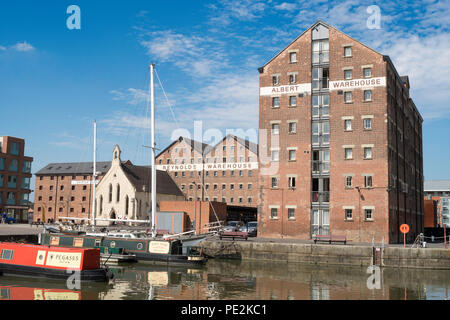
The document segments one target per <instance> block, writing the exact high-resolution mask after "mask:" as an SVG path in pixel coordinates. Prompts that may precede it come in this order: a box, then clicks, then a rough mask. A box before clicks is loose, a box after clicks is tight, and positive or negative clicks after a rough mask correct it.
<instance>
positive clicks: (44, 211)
mask: <svg viewBox="0 0 450 320" xmlns="http://www.w3.org/2000/svg"><path fill="white" fill-rule="evenodd" d="M110 167H111V162H97V165H96V170H97V180H96V181H95V183H96V184H98V183H99V182H100V181H101V180H102V178H103V176H104V175H105V173H106V172H107V171H108V170H109V168H110ZM93 171H94V164H93V163H92V162H74V163H50V164H48V165H46V166H45V167H44V168H42V169H41V170H39V171H38V172H36V173H35V176H36V185H35V195H34V216H33V220H34V221H38V219H39V221H45V222H48V221H49V220H50V219H53V220H54V221H58V220H59V219H60V218H61V217H66V218H67V217H72V218H89V219H91V215H92V194H93V192H92V189H93V188H92V187H93V184H92V183H93V178H92V176H93Z"/></svg>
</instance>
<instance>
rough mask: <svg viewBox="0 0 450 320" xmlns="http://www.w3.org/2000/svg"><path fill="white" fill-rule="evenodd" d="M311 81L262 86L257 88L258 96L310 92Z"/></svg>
mask: <svg viewBox="0 0 450 320" xmlns="http://www.w3.org/2000/svg"><path fill="white" fill-rule="evenodd" d="M310 92H311V83H302V84H291V85H287V86H276V87H262V88H260V89H259V95H260V96H276V95H282V94H299V93H310Z"/></svg>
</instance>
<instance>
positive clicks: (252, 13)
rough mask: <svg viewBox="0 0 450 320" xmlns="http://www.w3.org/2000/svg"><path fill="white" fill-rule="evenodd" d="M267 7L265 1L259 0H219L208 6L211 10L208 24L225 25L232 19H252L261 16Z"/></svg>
mask: <svg viewBox="0 0 450 320" xmlns="http://www.w3.org/2000/svg"><path fill="white" fill-rule="evenodd" d="M266 8H267V4H266V1H259V0H243V1H242V0H221V1H219V3H218V4H216V5H214V6H209V9H211V11H213V13H212V16H211V18H210V21H209V22H210V24H212V25H221V26H227V25H230V24H231V23H232V22H233V20H237V21H254V20H256V19H258V18H260V17H261V16H262V14H263V13H264V10H265V9H266Z"/></svg>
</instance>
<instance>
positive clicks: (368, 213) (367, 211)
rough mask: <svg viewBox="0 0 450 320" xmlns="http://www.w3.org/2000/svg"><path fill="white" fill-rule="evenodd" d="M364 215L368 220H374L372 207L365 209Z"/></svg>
mask: <svg viewBox="0 0 450 320" xmlns="http://www.w3.org/2000/svg"><path fill="white" fill-rule="evenodd" d="M364 217H365V219H366V220H373V212H372V209H364Z"/></svg>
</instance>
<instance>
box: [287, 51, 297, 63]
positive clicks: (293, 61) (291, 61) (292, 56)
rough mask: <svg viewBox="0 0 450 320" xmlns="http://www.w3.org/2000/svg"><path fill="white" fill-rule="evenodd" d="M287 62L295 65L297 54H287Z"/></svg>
mask: <svg viewBox="0 0 450 320" xmlns="http://www.w3.org/2000/svg"><path fill="white" fill-rule="evenodd" d="M289 62H290V63H296V62H297V52H291V53H289Z"/></svg>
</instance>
